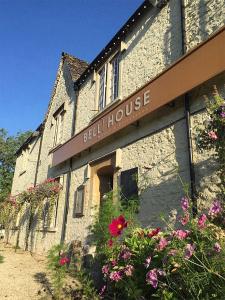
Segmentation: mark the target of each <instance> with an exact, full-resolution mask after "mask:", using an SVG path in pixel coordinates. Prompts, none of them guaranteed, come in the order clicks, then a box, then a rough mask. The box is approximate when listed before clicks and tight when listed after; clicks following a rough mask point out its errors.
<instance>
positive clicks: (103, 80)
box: [98, 67, 106, 110]
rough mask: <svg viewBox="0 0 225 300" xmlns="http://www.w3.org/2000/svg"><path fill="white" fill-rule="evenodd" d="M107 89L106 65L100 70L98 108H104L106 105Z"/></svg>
mask: <svg viewBox="0 0 225 300" xmlns="http://www.w3.org/2000/svg"><path fill="white" fill-rule="evenodd" d="M105 90H106V70H105V67H104V68H103V69H102V70H101V71H100V72H99V102H98V108H99V110H102V109H103V108H104V107H105V96H106V94H105Z"/></svg>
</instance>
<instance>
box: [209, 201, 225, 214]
mask: <svg viewBox="0 0 225 300" xmlns="http://www.w3.org/2000/svg"><path fill="white" fill-rule="evenodd" d="M221 210H222V207H221V203H220V202H219V201H218V200H215V201H214V202H213V204H212V206H211V207H210V209H209V213H208V214H209V216H211V217H216V216H217V215H218V214H219V213H220V212H221Z"/></svg>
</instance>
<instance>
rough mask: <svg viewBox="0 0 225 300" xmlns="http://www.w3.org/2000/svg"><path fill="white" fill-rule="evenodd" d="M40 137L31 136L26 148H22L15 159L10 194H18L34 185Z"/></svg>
mask: <svg viewBox="0 0 225 300" xmlns="http://www.w3.org/2000/svg"><path fill="white" fill-rule="evenodd" d="M40 140H41V137H40V136H39V137H36V138H33V140H32V142H31V143H30V144H29V146H28V148H26V149H24V150H22V152H21V153H20V154H19V156H18V157H17V160H16V167H15V172H14V177H13V185H12V191H11V193H12V195H16V194H19V193H20V192H22V191H24V190H26V189H27V188H29V187H30V186H33V185H34V180H35V174H36V166H37V159H38V153H39V148H40Z"/></svg>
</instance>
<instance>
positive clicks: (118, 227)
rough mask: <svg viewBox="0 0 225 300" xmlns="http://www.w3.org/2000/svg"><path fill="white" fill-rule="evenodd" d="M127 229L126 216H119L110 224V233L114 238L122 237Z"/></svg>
mask: <svg viewBox="0 0 225 300" xmlns="http://www.w3.org/2000/svg"><path fill="white" fill-rule="evenodd" d="M126 227H127V222H126V220H125V218H124V216H122V215H121V216H119V217H118V218H116V219H113V220H112V223H111V224H109V232H110V234H111V235H112V236H119V235H121V233H122V231H123V229H124V228H126Z"/></svg>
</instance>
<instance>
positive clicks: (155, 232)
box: [147, 227, 160, 238]
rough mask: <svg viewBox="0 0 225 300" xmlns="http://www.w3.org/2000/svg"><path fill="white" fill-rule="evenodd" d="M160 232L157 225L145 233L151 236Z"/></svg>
mask: <svg viewBox="0 0 225 300" xmlns="http://www.w3.org/2000/svg"><path fill="white" fill-rule="evenodd" d="M159 232H160V228H159V227H157V228H156V229H153V230H152V231H151V232H149V233H148V234H147V235H148V237H150V238H152V237H153V236H155V235H157V234H158V233H159Z"/></svg>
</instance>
